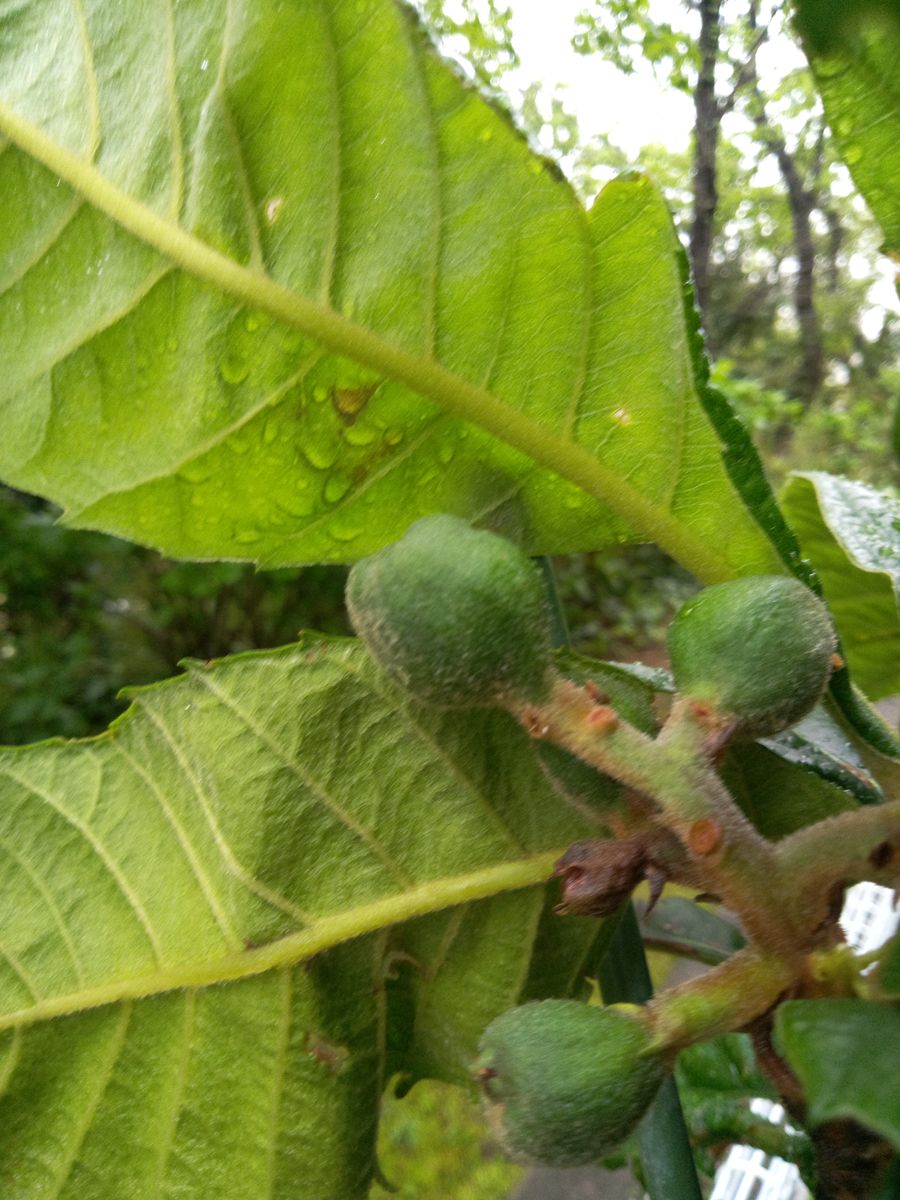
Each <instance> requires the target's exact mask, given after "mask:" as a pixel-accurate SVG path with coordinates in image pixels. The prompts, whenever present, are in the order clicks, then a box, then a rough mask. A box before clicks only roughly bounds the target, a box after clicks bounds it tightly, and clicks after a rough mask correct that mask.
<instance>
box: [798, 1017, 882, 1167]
mask: <svg viewBox="0 0 900 1200" xmlns="http://www.w3.org/2000/svg"><path fill="white" fill-rule="evenodd" d="M775 1035H776V1039H777V1044H778V1047H779V1049H780V1051H781V1053H782V1054H783V1055H784V1057H785V1058H786V1059H787V1061H788V1063H789V1064H790V1066H791V1068H792V1070H793V1071H794V1073H795V1074H796V1075H797V1078H798V1079H799V1080H800V1083H801V1084H802V1086H803V1090H804V1092H805V1094H806V1100H807V1104H808V1114H809V1120H810V1123H811V1124H812V1125H818V1124H820V1123H821V1122H822V1121H830V1120H832V1119H834V1118H840V1117H852V1118H853V1119H854V1120H857V1121H860V1122H861V1123H862V1124H863V1125H867V1126H868V1127H869V1128H870V1129H874V1130H875V1132H876V1133H880V1134H881V1135H882V1136H883V1137H885V1138H888V1139H889V1140H890V1141H892V1142H893V1143H894V1145H895V1146H897V1147H898V1148H900V1088H898V1087H897V1067H898V1048H900V1008H898V1007H896V1006H895V1005H891V1004H869V1003H866V1002H865V1001H864V1000H792V1001H789V1002H788V1003H787V1004H782V1005H781V1007H780V1008H779V1009H778V1011H777V1013H776V1015H775Z"/></svg>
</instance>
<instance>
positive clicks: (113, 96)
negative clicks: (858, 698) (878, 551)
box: [0, 0, 781, 579]
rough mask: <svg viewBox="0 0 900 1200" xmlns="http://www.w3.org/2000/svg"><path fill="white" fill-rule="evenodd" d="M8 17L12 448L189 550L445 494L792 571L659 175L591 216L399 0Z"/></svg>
mask: <svg viewBox="0 0 900 1200" xmlns="http://www.w3.org/2000/svg"><path fill="white" fill-rule="evenodd" d="M4 35H5V36H4V40H3V43H2V46H0V81H2V82H0V131H2V132H3V133H5V134H6V136H7V137H8V138H9V141H8V142H7V143H6V145H5V147H4V150H3V153H2V154H0V196H2V197H3V200H2V201H0V203H2V205H3V220H2V221H0V231H2V232H0V262H2V263H3V264H4V269H3V275H2V280H0V287H3V288H4V291H3V292H2V294H0V344H2V346H3V354H4V368H5V369H4V376H3V382H2V384H0V388H2V391H0V412H2V419H3V425H4V433H5V436H4V439H3V445H2V449H0V455H2V461H0V469H2V472H3V474H4V476H5V477H6V478H7V479H8V480H9V481H10V482H11V483H13V484H15V485H16V486H18V487H21V488H24V489H28V490H32V491H36V492H39V493H41V494H44V495H48V496H50V497H51V498H52V499H54V500H56V501H57V502H59V503H60V504H61V505H63V507H64V508H65V510H66V520H67V521H70V522H72V523H75V524H80V525H85V526H91V527H96V528H103V529H106V530H109V531H112V532H117V533H120V534H123V535H125V536H129V537H131V538H133V539H135V540H138V541H141V542H145V543H148V544H151V545H155V546H158V547H160V548H161V549H165V550H166V551H168V552H170V553H173V554H176V555H180V556H183V557H194V558H206V557H229V558H245V559H249V560H253V561H256V562H258V563H260V564H263V565H275V564H284V563H296V562H301V561H312V560H316V561H327V560H341V561H350V560H353V559H355V558H358V557H359V556H361V555H363V554H366V553H368V552H370V551H371V550H372V549H373V548H374V547H375V546H377V545H380V544H383V543H384V542H386V541H389V540H391V539H393V538H395V537H396V536H398V534H399V533H400V532H401V531H402V530H403V529H404V528H405V527H406V526H407V525H408V524H409V523H410V521H412V520H413V519H414V518H416V517H418V516H421V515H423V514H424V513H426V512H429V511H437V510H447V511H455V512H460V513H463V514H465V515H467V516H472V517H475V518H478V519H482V520H485V521H488V522H490V523H492V524H494V525H496V526H499V527H501V528H506V529H508V530H509V531H510V532H513V533H514V534H516V535H517V536H519V537H520V538H521V539H522V540H523V541H524V543H525V544H526V545H527V546H528V547H529V549H531V550H533V551H544V550H552V551H554V552H565V551H568V550H574V549H583V548H594V547H596V546H599V545H601V544H603V543H606V542H609V541H611V540H615V539H621V538H625V537H639V538H645V539H647V538H650V539H655V540H657V541H659V542H660V544H662V545H664V546H666V548H667V549H669V550H670V552H672V553H673V554H674V555H675V556H676V557H677V558H679V559H680V560H681V561H682V562H684V563H686V565H688V566H689V567H691V569H693V570H694V571H695V573H697V574H699V575H701V576H702V577H704V578H707V579H712V578H724V577H727V576H729V575H733V574H737V573H742V572H748V571H765V570H779V569H781V566H780V562H779V559H778V556H777V554H776V552H775V551H774V549H773V548H772V546H771V544H770V543H769V541H768V539H767V538H766V536H765V535H764V534H763V532H762V530H761V529H760V528H759V526H758V525H757V524H756V523H755V522H754V520H753V518H752V517H751V515H750V513H749V512H748V511H747V510H746V509H745V508H744V506H743V504H742V502H741V501H740V499H739V498H738V496H737V493H736V492H735V490H734V487H733V486H732V484H731V482H730V480H729V477H728V475H727V473H726V472H725V470H724V468H723V465H722V462H721V458H720V446H719V442H718V439H717V436H716V434H715V433H714V431H713V429H712V427H711V426H710V424H709V422H708V420H707V417H706V416H705V415H704V413H703V410H702V407H701V405H700V404H699V403H698V401H697V394H696V386H695V382H694V374H693V369H692V363H691V351H690V347H689V345H688V336H687V333H686V329H685V320H684V312H683V305H682V293H681V281H680V277H679V269H678V261H677V253H678V251H677V243H676V239H675V235H674V232H673V229H672V227H671V222H670V219H669V216H668V214H667V212H666V210H665V207H664V205H663V203H662V201H661V199H660V197H659V195H658V193H657V192H656V191H655V190H654V189H653V187H652V186H651V185H650V184H649V183H648V181H647V180H645V179H641V178H628V179H622V180H619V181H617V182H615V183H614V184H612V185H610V187H609V188H608V189H607V190H606V192H605V193H604V195H603V197H602V198H601V200H600V201H599V202H598V203H597V204H596V205H595V207H594V208H593V210H592V211H591V213H590V214H589V215H586V214H585V213H584V212H583V210H581V208H580V207H579V206H578V204H577V203H576V201H575V199H574V196H573V193H572V192H571V189H570V188H569V187H568V185H567V184H565V183H564V182H562V181H561V180H559V179H557V178H556V177H555V176H554V175H553V174H552V173H551V172H550V171H549V170H548V169H547V167H546V165H545V164H544V163H543V162H542V161H541V160H540V159H538V158H536V157H535V156H534V155H533V154H532V153H531V152H530V150H529V149H528V148H527V146H526V144H525V142H524V141H523V140H522V139H521V138H520V137H519V135H518V134H516V133H515V131H514V130H513V129H512V128H511V126H510V124H509V123H508V121H507V120H506V119H505V118H504V117H503V116H502V115H500V114H499V113H497V112H496V111H494V110H493V109H492V108H491V107H490V106H489V105H488V104H487V103H486V102H485V101H483V100H482V99H480V98H479V97H478V96H477V95H476V94H475V93H474V92H473V91H471V90H470V89H469V88H467V87H466V86H465V85H464V84H463V83H462V82H461V81H460V79H459V78H457V76H456V75H455V74H454V73H453V71H452V70H451V69H450V68H449V67H448V66H447V65H446V64H444V63H442V62H441V61H440V60H439V59H438V58H437V57H436V56H435V55H434V54H433V52H432V51H431V50H430V48H428V47H427V45H426V43H425V40H424V38H423V37H422V36H421V34H420V32H419V30H418V29H417V28H416V27H415V25H414V23H413V21H412V20H411V19H410V16H409V14H408V13H407V12H406V11H405V10H403V9H402V8H400V7H398V6H397V5H395V4H393V3H390V2H389V0H360V2H359V3H357V2H355V0H354V2H350V0H327V2H326V3H322V2H320V0H317V2H316V3H312V2H311V0H307V2H305V3H302V4H297V5H291V6H279V5H276V4H275V3H274V0H271V2H270V3H261V4H254V5H252V6H247V7H245V8H244V7H240V6H238V5H237V4H233V5H230V6H226V5H224V4H209V3H206V2H204V3H200V2H199V0H194V3H192V4H184V5H179V6H177V8H176V9H174V10H170V9H168V8H165V7H157V6H147V7H146V9H144V10H142V11H141V13H140V14H137V13H134V12H131V11H130V10H128V11H126V10H124V9H122V7H121V6H120V5H118V4H114V3H113V2H112V0H105V2H104V3H99V4H95V5H92V6H91V8H90V10H89V11H83V10H81V8H80V7H79V6H75V5H71V4H69V3H68V0H66V2H63V0H57V2H56V3H52V4H49V5H48V4H46V3H41V4H37V3H31V4H29V3H25V4H23V5H20V6H19V7H18V8H17V10H16V11H15V14H14V15H10V16H9V17H8V18H7V20H6V28H5V30H4Z"/></svg>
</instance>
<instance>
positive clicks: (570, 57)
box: [507, 0, 694, 157]
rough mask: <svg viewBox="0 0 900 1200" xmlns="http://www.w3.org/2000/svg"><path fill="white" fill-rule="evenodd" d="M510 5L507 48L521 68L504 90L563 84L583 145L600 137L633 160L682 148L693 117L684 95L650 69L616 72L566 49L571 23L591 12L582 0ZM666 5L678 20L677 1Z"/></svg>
mask: <svg viewBox="0 0 900 1200" xmlns="http://www.w3.org/2000/svg"><path fill="white" fill-rule="evenodd" d="M511 6H512V10H513V44H514V46H515V47H516V50H517V51H518V53H519V57H520V59H521V62H522V65H521V67H520V68H519V70H517V71H516V72H514V73H510V75H509V76H508V77H507V78H508V81H509V86H510V88H525V87H527V85H528V84H529V83H531V82H533V81H534V80H541V81H543V82H544V83H546V84H548V85H550V87H552V86H553V85H554V84H556V83H562V84H565V85H566V107H567V108H568V109H569V110H570V111H571V112H574V113H575V115H576V116H577V117H578V125H579V131H580V133H581V137H582V140H583V141H588V140H589V139H590V138H591V137H592V136H593V135H594V134H596V133H606V134H608V135H609V136H610V138H611V139H612V140H613V141H614V142H615V143H616V144H617V145H619V146H621V147H622V149H623V150H625V151H626V152H627V153H628V154H629V155H633V156H635V157H636V156H637V153H638V151H639V150H640V148H641V146H644V145H647V144H649V143H652V142H657V143H661V144H662V145H665V146H668V147H669V148H670V149H680V148H683V147H685V146H687V144H688V142H689V140H690V134H691V126H692V123H693V116H694V108H693V104H692V102H691V100H690V97H688V96H685V95H684V94H683V93H681V92H676V91H674V90H673V89H671V88H670V89H667V90H666V91H663V89H662V88H660V87H659V86H658V85H657V83H656V81H655V80H654V78H653V75H652V72H651V71H650V70H647V71H646V72H642V73H641V74H639V75H638V74H635V75H628V76H626V75H622V74H621V73H620V72H619V71H617V70H616V69H615V67H613V66H612V65H610V64H609V63H604V62H601V61H600V59H599V57H598V56H597V55H591V56H585V55H581V54H577V53H576V52H575V51H574V50H573V49H572V36H573V34H574V33H575V30H576V26H575V18H576V16H577V15H578V13H579V12H582V11H584V10H585V9H589V8H590V7H591V4H590V0H553V2H552V3H548V2H547V0H511ZM670 7H671V8H672V9H673V18H672V19H673V21H675V20H682V19H683V16H682V13H681V6H680V4H679V0H674V2H673V3H671V5H670ZM659 8H660V10H662V8H663V5H660V6H659Z"/></svg>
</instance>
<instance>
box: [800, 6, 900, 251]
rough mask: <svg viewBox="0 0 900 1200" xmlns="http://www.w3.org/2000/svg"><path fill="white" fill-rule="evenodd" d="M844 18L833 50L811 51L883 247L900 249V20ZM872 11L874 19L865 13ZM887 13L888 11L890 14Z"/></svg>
mask: <svg viewBox="0 0 900 1200" xmlns="http://www.w3.org/2000/svg"><path fill="white" fill-rule="evenodd" d="M860 16H861V17H862V20H861V21H860V23H859V24H858V25H857V24H856V23H855V22H854V21H853V20H852V19H848V20H847V21H846V22H845V26H844V28H843V29H842V31H841V34H842V36H840V37H839V39H838V40H837V44H836V45H835V47H834V49H833V50H831V51H829V52H828V53H823V52H818V51H816V50H815V49H814V47H813V46H812V45H811V44H810V43H809V42H807V45H806V51H807V55H808V57H809V60H810V65H811V67H812V69H813V74H814V75H815V79H816V86H817V87H818V89H819V93H820V94H821V96H822V101H823V103H824V105H825V115H826V116H827V118H828V123H829V125H830V126H831V129H832V132H833V133H834V135H835V137H836V138H837V141H838V144H839V145H840V147H841V153H842V155H843V159H844V162H845V163H846V164H847V166H848V168H849V169H850V174H851V175H852V176H853V181H854V183H855V184H856V186H857V187H858V188H859V190H860V191H861V192H862V194H863V196H864V197H865V199H866V202H867V204H868V205H869V208H870V209H871V210H872V213H873V215H874V216H875V218H876V220H877V221H878V223H879V224H880V225H881V228H882V230H883V231H884V249H885V251H886V252H887V253H892V254H897V253H900V193H898V191H897V179H898V178H900V74H898V71H897V57H898V55H900V22H898V21H897V19H896V15H894V20H893V21H890V20H887V19H879V14H878V13H877V12H875V13H873V14H871V15H869V14H864V13H861V14H860ZM867 16H869V18H870V19H869V20H866V17H867ZM886 16H887V14H885V17H886Z"/></svg>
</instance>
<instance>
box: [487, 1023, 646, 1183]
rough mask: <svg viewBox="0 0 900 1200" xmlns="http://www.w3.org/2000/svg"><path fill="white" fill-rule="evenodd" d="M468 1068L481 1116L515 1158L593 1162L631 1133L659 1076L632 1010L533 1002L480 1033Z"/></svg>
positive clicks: (558, 1162) (571, 1163)
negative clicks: (481, 1101) (472, 1070)
mask: <svg viewBox="0 0 900 1200" xmlns="http://www.w3.org/2000/svg"><path fill="white" fill-rule="evenodd" d="M480 1050H481V1053H480V1056H479V1059H478V1062H477V1063H476V1064H475V1067H476V1077H477V1078H478V1080H479V1081H480V1083H481V1086H482V1089H483V1092H484V1098H485V1105H486V1109H487V1113H488V1118H489V1120H490V1122H491V1125H492V1126H493V1128H494V1131H495V1133H496V1134H497V1136H498V1138H499V1140H500V1142H501V1144H502V1145H503V1147H504V1149H505V1150H506V1152H507V1153H508V1154H509V1156H510V1157H511V1158H513V1159H515V1160H516V1161H517V1162H522V1163H539V1164H545V1165H547V1166H557V1167H574V1166H579V1165H581V1164H584V1163H590V1162H596V1161H597V1160H598V1159H600V1158H602V1157H603V1156H604V1155H605V1154H608V1153H609V1152H610V1151H611V1150H613V1149H615V1147H616V1146H617V1145H619V1143H620V1142H622V1141H624V1139H625V1138H627V1137H628V1135H629V1134H630V1133H631V1132H632V1130H633V1129H634V1127H635V1125H636V1124H637V1123H638V1121H639V1120H640V1118H641V1117H642V1116H643V1114H644V1113H645V1112H646V1110H647V1108H648V1107H649V1105H650V1102H651V1101H652V1099H653V1097H654V1096H655V1095H656V1092H657V1090H658V1088H659V1085H660V1084H661V1083H662V1081H663V1078H664V1077H665V1075H666V1071H667V1068H666V1065H665V1062H664V1060H663V1058H662V1056H661V1055H660V1054H659V1052H658V1051H657V1050H656V1049H655V1048H654V1046H653V1045H652V1043H651V1039H650V1034H649V1033H648V1032H647V1029H646V1027H645V1025H644V1023H643V1019H642V1015H641V1010H640V1009H635V1008H634V1007H633V1006H631V1005H629V1006H625V1005H622V1006H619V1005H613V1006H611V1007H609V1008H597V1007H594V1006H592V1005H588V1004H580V1003H578V1002H577V1001H575V1000H542V1001H539V1002H536V1003H532V1004H524V1005H522V1006H521V1007H520V1008H512V1009H510V1010H509V1011H508V1012H505V1013H503V1015H502V1016H500V1017H498V1018H497V1020H496V1021H494V1022H493V1023H492V1024H491V1025H489V1026H488V1028H487V1029H486V1030H485V1032H484V1035H483V1037H482V1039H481V1047H480Z"/></svg>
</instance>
